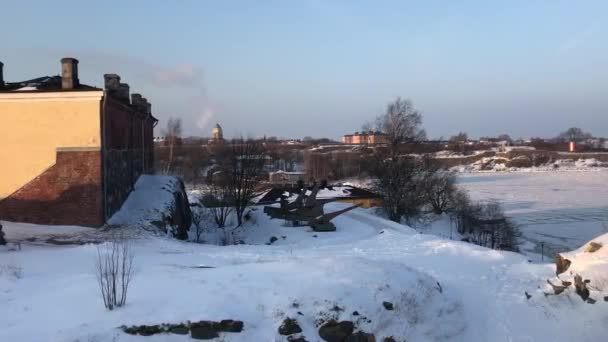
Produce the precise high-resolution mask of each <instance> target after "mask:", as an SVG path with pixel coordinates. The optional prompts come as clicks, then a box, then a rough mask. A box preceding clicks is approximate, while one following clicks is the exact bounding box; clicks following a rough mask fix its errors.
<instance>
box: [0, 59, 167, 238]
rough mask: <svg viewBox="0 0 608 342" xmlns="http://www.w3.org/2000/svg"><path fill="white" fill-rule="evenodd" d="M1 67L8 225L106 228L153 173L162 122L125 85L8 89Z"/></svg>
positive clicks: (72, 74)
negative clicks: (155, 144)
mask: <svg viewBox="0 0 608 342" xmlns="http://www.w3.org/2000/svg"><path fill="white" fill-rule="evenodd" d="M2 67H3V65H2V63H0V170H1V177H0V220H9V221H24V222H33V223H42V224H74V225H88V226H100V225H102V224H103V223H104V222H105V220H106V219H107V218H108V217H109V216H110V215H111V214H112V213H113V212H115V211H116V210H117V209H118V208H120V205H121V204H122V202H123V201H124V199H125V198H126V196H127V195H128V193H129V191H130V189H132V187H133V184H134V182H135V180H136V179H137V177H138V176H139V175H140V174H142V173H144V172H149V171H150V169H151V166H152V160H151V158H152V137H153V134H152V133H153V126H154V124H155V123H156V119H154V117H153V116H152V115H151V110H150V109H151V107H150V105H149V103H148V102H147V100H145V99H144V98H142V97H141V95H139V94H133V95H132V101H131V99H130V98H129V86H128V85H127V84H124V83H120V77H118V76H117V75H113V74H108V75H105V76H104V78H105V89H99V88H95V87H91V86H87V85H83V84H80V81H79V79H78V61H77V60H76V59H73V58H64V59H62V60H61V75H60V76H45V77H40V78H36V79H32V80H28V81H24V82H13V83H8V82H5V81H4V78H3V76H2V74H3V69H2Z"/></svg>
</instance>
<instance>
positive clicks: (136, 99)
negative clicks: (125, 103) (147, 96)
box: [131, 93, 143, 111]
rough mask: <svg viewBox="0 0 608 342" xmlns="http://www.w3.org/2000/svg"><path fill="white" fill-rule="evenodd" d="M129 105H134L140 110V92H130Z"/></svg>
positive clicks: (141, 101)
mask: <svg viewBox="0 0 608 342" xmlns="http://www.w3.org/2000/svg"><path fill="white" fill-rule="evenodd" d="M131 105H133V107H135V108H136V109H137V110H138V111H141V110H142V109H141V108H142V106H143V98H142V97H141V94H137V93H136V94H131Z"/></svg>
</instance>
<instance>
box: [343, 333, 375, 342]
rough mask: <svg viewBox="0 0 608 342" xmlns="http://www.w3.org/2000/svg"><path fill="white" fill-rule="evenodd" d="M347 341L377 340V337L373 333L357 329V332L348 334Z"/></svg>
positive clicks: (370, 341) (363, 341) (365, 341)
mask: <svg viewBox="0 0 608 342" xmlns="http://www.w3.org/2000/svg"><path fill="white" fill-rule="evenodd" d="M346 342H376V337H375V336H374V335H373V334H368V333H366V332H363V331H357V332H356V333H354V334H352V335H350V336H348V337H347V338H346Z"/></svg>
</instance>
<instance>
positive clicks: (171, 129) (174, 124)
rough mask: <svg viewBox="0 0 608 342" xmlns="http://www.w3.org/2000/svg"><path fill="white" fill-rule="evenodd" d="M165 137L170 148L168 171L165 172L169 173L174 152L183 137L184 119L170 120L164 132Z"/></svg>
mask: <svg viewBox="0 0 608 342" xmlns="http://www.w3.org/2000/svg"><path fill="white" fill-rule="evenodd" d="M164 135H165V139H166V141H167V144H168V146H169V159H168V161H167V169H166V171H165V172H166V173H169V171H171V166H172V164H173V150H174V149H175V145H176V143H177V140H178V139H179V138H180V137H181V135H182V119H180V118H169V120H168V121H167V128H166V130H165V131H164Z"/></svg>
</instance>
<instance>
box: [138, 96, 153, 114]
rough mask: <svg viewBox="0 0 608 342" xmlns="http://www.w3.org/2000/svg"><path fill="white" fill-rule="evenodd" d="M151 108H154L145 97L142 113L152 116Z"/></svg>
mask: <svg viewBox="0 0 608 342" xmlns="http://www.w3.org/2000/svg"><path fill="white" fill-rule="evenodd" d="M150 108H152V104H150V102H148V99H147V98H145V97H144V101H143V107H142V109H141V111H142V112H143V113H144V114H150Z"/></svg>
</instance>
